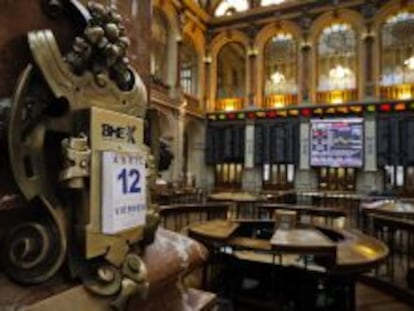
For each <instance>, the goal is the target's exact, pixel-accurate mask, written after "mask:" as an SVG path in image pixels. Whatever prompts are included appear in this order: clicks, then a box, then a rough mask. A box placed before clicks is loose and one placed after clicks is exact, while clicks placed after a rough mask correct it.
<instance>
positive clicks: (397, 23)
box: [380, 11, 414, 99]
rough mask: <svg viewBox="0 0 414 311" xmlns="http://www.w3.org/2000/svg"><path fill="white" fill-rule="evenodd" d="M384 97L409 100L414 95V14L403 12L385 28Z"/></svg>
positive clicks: (382, 70)
mask: <svg viewBox="0 0 414 311" xmlns="http://www.w3.org/2000/svg"><path fill="white" fill-rule="evenodd" d="M380 54H381V77H380V84H381V95H382V97H384V98H389V99H408V98H411V97H413V95H414V88H413V87H412V85H414V12H409V11H401V12H399V13H397V14H395V15H393V16H391V17H389V18H388V19H387V20H386V21H385V23H384V24H383V25H382V28H381V53H380Z"/></svg>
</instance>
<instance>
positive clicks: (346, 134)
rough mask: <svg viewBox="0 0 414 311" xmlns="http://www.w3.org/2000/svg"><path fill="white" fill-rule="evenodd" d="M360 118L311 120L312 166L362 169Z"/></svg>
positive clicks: (361, 128) (361, 120) (361, 125)
mask: <svg viewBox="0 0 414 311" xmlns="http://www.w3.org/2000/svg"><path fill="white" fill-rule="evenodd" d="M363 129H364V123H363V119H362V118H344V119H313V120H311V135H310V140H311V142H310V146H311V148H310V162H311V166H324V167H362V165H363V159H364V158H363V146H364V144H363V139H364V136H363Z"/></svg>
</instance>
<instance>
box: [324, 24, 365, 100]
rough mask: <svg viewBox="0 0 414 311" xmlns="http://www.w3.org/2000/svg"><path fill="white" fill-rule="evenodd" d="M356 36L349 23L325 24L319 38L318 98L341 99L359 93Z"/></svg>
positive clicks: (354, 97) (354, 98)
mask: <svg viewBox="0 0 414 311" xmlns="http://www.w3.org/2000/svg"><path fill="white" fill-rule="evenodd" d="M356 55H357V40H356V33H355V31H354V29H353V28H352V27H351V25H349V24H347V23H339V22H337V23H333V24H331V25H329V26H328V27H325V28H324V29H323V30H322V32H321V34H320V36H319V39H318V55H317V73H318V76H317V91H318V94H317V101H318V102H319V103H341V102H346V101H352V100H356V97H357V92H356V89H357V79H356V74H357V57H356Z"/></svg>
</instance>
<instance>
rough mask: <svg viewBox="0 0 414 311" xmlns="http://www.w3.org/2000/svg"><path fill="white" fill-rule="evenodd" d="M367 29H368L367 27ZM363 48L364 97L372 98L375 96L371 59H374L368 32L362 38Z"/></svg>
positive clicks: (372, 46) (370, 36) (372, 39)
mask: <svg viewBox="0 0 414 311" xmlns="http://www.w3.org/2000/svg"><path fill="white" fill-rule="evenodd" d="M367 28H368V29H369V27H368V26H367ZM363 40H364V48H365V60H364V63H365V76H364V80H365V90H364V97H365V98H372V97H374V96H375V79H374V68H373V59H374V57H373V56H374V55H373V54H374V53H373V52H374V50H373V48H374V35H373V34H372V33H371V32H369V33H367V34H366V36H365V37H364V38H363Z"/></svg>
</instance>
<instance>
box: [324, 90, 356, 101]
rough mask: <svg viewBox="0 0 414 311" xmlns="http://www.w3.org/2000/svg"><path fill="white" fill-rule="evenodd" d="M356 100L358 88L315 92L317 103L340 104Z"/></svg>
mask: <svg viewBox="0 0 414 311" xmlns="http://www.w3.org/2000/svg"><path fill="white" fill-rule="evenodd" d="M357 100H358V90H357V89H351V90H334V91H324V92H317V93H316V102H317V103H318V104H342V103H347V102H352V101H357Z"/></svg>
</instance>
